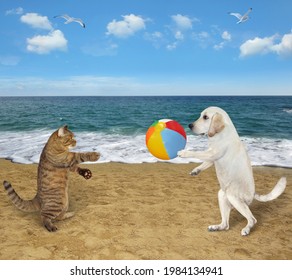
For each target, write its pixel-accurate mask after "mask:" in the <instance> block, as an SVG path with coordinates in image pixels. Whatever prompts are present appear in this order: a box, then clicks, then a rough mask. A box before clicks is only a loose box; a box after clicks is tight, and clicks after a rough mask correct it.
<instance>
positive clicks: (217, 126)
mask: <svg viewBox="0 0 292 280" xmlns="http://www.w3.org/2000/svg"><path fill="white" fill-rule="evenodd" d="M224 127H225V123H224V120H223V117H222V115H221V114H219V113H216V114H215V115H214V116H213V117H212V120H211V124H210V127H209V131H208V136H209V137H213V136H214V135H215V134H216V133H219V132H221V131H222V130H223V129H224Z"/></svg>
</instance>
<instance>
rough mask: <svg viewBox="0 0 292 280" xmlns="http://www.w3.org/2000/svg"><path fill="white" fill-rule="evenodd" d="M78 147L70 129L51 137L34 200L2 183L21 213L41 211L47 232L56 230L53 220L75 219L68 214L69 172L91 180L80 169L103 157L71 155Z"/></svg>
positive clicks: (45, 148) (44, 151)
mask: <svg viewBox="0 0 292 280" xmlns="http://www.w3.org/2000/svg"><path fill="white" fill-rule="evenodd" d="M75 146H76V140H75V139H74V134H73V133H72V132H71V131H70V130H69V129H68V127H67V126H64V127H61V128H59V129H58V130H57V131H55V132H54V133H53V134H52V135H51V136H50V138H49V140H48V142H47V144H46V145H45V147H44V149H43V151H42V153H41V156H40V162H39V166H38V179H37V185H38V189H37V194H36V196H35V197H34V198H33V199H31V200H23V199H22V198H20V197H19V195H18V194H17V193H16V192H15V190H14V189H13V187H12V186H11V184H10V183H9V182H7V181H4V183H3V184H4V187H5V189H6V191H7V193H8V196H9V197H10V199H11V200H12V202H13V203H14V204H15V206H16V207H17V208H18V209H20V210H22V211H24V212H35V211H40V215H41V219H42V223H43V225H44V226H45V227H46V229H47V230H48V231H56V230H57V227H56V226H55V225H54V224H53V221H54V220H63V219H66V218H70V217H72V216H73V215H74V213H73V212H67V210H68V206H69V199H68V173H69V171H72V172H77V173H78V174H79V175H81V176H83V177H84V178H85V179H90V178H91V176H92V173H91V171H90V170H89V169H84V168H80V167H78V164H79V163H81V162H84V161H96V160H98V159H99V157H100V154H99V153H96V152H89V153H73V152H69V149H70V148H73V147H75Z"/></svg>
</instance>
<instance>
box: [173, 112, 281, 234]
mask: <svg viewBox="0 0 292 280" xmlns="http://www.w3.org/2000/svg"><path fill="white" fill-rule="evenodd" d="M189 128H190V129H191V130H192V131H193V132H194V133H196V134H202V135H208V143H209V148H208V149H207V150H206V151H202V152H193V151H187V150H182V151H179V152H178V156H180V157H194V158H198V159H200V160H203V163H202V164H201V165H200V166H198V167H197V168H195V169H194V170H193V171H192V172H191V175H198V174H199V173H200V172H201V171H203V170H205V169H207V168H209V167H210V166H212V165H213V164H214V165H215V169H216V174H217V178H218V181H219V184H220V190H219V193H218V200H219V207H220V212H221V217H222V222H221V224H219V225H211V226H209V228H208V229H209V231H217V230H228V229H229V214H230V211H231V209H232V208H233V207H234V208H235V209H236V210H238V212H239V213H241V214H242V215H243V216H244V217H245V218H246V219H247V225H246V227H244V228H243V229H242V231H241V235H248V234H249V233H250V230H251V228H252V227H253V226H254V225H255V224H256V222H257V220H256V219H255V217H254V216H253V214H252V213H251V211H250V209H249V207H248V205H250V204H251V202H252V201H253V199H256V200H258V201H262V202H265V201H270V200H272V199H275V198H277V197H278V196H279V195H280V194H282V192H283V191H284V189H285V187H286V178H285V177H282V178H281V179H280V180H279V181H278V183H277V184H276V186H275V187H274V189H273V190H272V191H271V192H270V193H269V194H266V195H258V194H256V193H255V186H254V178H253V173H252V167H251V164H250V160H249V157H248V154H247V152H246V150H245V147H244V145H243V143H242V142H241V141H240V139H239V136H238V134H237V131H236V129H235V127H234V125H233V123H232V121H231V119H230V118H229V116H228V114H227V113H226V112H225V111H224V110H222V109H220V108H218V107H209V108H207V109H205V110H204V111H203V112H202V113H201V117H200V118H199V119H198V120H197V121H195V122H194V123H192V124H190V125H189Z"/></svg>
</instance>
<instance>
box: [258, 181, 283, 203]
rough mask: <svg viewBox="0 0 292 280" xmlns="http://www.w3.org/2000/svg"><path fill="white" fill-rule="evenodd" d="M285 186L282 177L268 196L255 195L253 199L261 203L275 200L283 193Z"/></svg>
mask: <svg viewBox="0 0 292 280" xmlns="http://www.w3.org/2000/svg"><path fill="white" fill-rule="evenodd" d="M286 185H287V180H286V178H285V177H282V178H281V179H280V180H279V181H278V183H277V184H276V186H275V187H274V188H273V189H272V191H271V192H269V193H268V194H265V195H259V194H257V193H256V194H255V196H254V198H255V199H256V200H258V201H261V202H266V201H270V200H273V199H275V198H277V197H278V196H280V195H281V194H282V193H283V192H284V190H285V188H286Z"/></svg>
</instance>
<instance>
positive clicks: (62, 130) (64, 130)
mask: <svg viewBox="0 0 292 280" xmlns="http://www.w3.org/2000/svg"><path fill="white" fill-rule="evenodd" d="M66 130H68V126H67V125H65V126H62V127H60V128H59V130H58V137H63V136H64V135H65V133H66Z"/></svg>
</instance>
